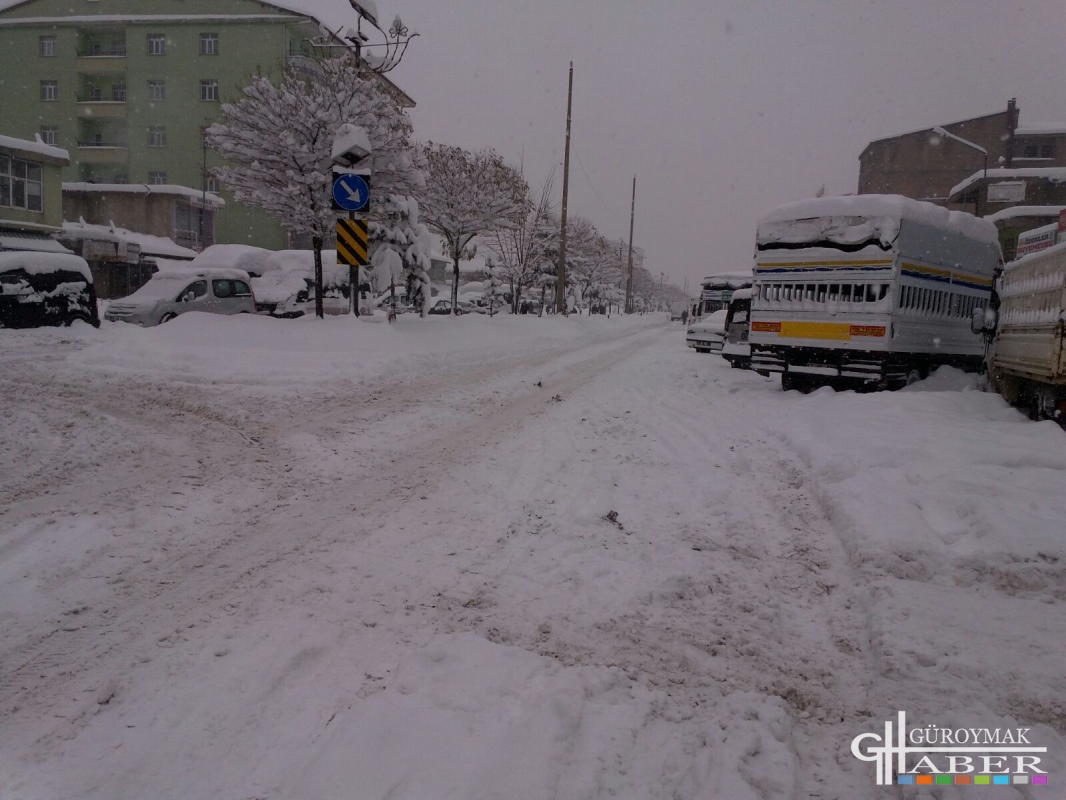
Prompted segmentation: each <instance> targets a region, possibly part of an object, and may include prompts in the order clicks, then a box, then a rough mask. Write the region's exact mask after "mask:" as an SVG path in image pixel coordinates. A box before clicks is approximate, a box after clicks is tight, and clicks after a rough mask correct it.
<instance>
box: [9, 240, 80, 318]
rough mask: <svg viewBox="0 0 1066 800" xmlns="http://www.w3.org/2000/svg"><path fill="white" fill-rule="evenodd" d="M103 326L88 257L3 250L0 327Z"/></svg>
mask: <svg viewBox="0 0 1066 800" xmlns="http://www.w3.org/2000/svg"><path fill="white" fill-rule="evenodd" d="M76 320H81V321H83V322H88V323H89V324H90V325H93V326H95V327H100V317H99V314H98V313H97V310H96V290H95V289H94V288H93V275H92V272H90V271H89V265H88V264H87V263H86V262H85V260H84V259H82V258H80V257H78V256H75V255H70V254H66V253H36V252H29V251H16V252H10V253H0V328H38V327H41V326H48V325H70V324H72V323H73V322H75V321H76Z"/></svg>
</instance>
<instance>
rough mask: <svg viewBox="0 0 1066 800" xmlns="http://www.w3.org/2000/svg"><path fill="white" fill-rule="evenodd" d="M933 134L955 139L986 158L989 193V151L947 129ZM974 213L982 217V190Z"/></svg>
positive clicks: (986, 188) (974, 202)
mask: <svg viewBox="0 0 1066 800" xmlns="http://www.w3.org/2000/svg"><path fill="white" fill-rule="evenodd" d="M933 133H935V134H936V135H937V136H943V137H944V138H946V139H954V140H955V141H956V142H958V143H959V144H964V145H966V146H967V147H969V148H972V149H973V150H976V151H977V152H978V153H980V154H981V155H983V156H984V157H985V177H984V182H985V191H986V192H987V191H988V151H987V150H985V149H984V148H983V147H981V145H979V144H974V143H973V142H971V141H970V140H969V139H963V138H962V137H961V136H956V135H955V134H954V133H952V132H951V131H949V130H947V129H945V128H942V127H940V126H939V125H938V126H937V127H935V128H933ZM973 211H974V216H975V217H979V216H981V190H980V189H978V190H977V196H976V197H975V198H974V201H973Z"/></svg>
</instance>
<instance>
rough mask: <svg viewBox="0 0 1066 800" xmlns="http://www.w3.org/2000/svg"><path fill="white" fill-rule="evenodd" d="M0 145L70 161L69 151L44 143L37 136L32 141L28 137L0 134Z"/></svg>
mask: <svg viewBox="0 0 1066 800" xmlns="http://www.w3.org/2000/svg"><path fill="white" fill-rule="evenodd" d="M0 147H4V148H8V149H11V150H21V151H22V152H24V153H34V154H36V155H39V156H47V157H48V158H54V159H56V160H57V161H63V162H66V163H70V153H69V152H67V151H66V150H64V149H63V148H61V147H53V146H52V145H49V144H45V143H44V142H42V141H41V139H40V137H37V138H36V139H35V140H34V141H32V142H31V141H29V140H28V139H16V138H15V137H14V136H0Z"/></svg>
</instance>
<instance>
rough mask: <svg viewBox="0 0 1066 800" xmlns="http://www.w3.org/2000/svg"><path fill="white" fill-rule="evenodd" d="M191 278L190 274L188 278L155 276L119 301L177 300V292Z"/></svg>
mask: <svg viewBox="0 0 1066 800" xmlns="http://www.w3.org/2000/svg"><path fill="white" fill-rule="evenodd" d="M192 279H193V278H192V277H191V276H190V277H188V278H180V277H176V276H175V277H172V276H169V275H168V276H166V277H159V276H156V277H154V278H152V279H151V280H150V281H148V283H146V284H145V285H144V286H142V287H141V288H140V289H138V290H137V291H136V292H134V293H133V294H131V295H130V296H129V297H126V298H124V300H122V301H120V302H127V301H131V302H134V303H143V302H148V301H152V302H155V301H158V300H177V299H178V293H179V292H181V290H182V289H184V288H185V286H186V285H187V284H188V283H189V281H191V280H192Z"/></svg>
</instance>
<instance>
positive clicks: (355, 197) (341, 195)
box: [333, 174, 370, 211]
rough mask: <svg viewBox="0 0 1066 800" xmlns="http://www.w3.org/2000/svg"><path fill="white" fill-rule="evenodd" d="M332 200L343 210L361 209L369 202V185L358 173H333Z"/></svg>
mask: <svg viewBox="0 0 1066 800" xmlns="http://www.w3.org/2000/svg"><path fill="white" fill-rule="evenodd" d="M333 202H334V203H335V204H336V206H337V208H339V209H341V210H343V211H362V210H363V209H365V208H366V207H367V206H368V205H369V204H370V187H369V186H368V185H367V183H366V181H365V180H363V179H362V178H361V177H360V176H358V175H348V174H340V175H334V177H333Z"/></svg>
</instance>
